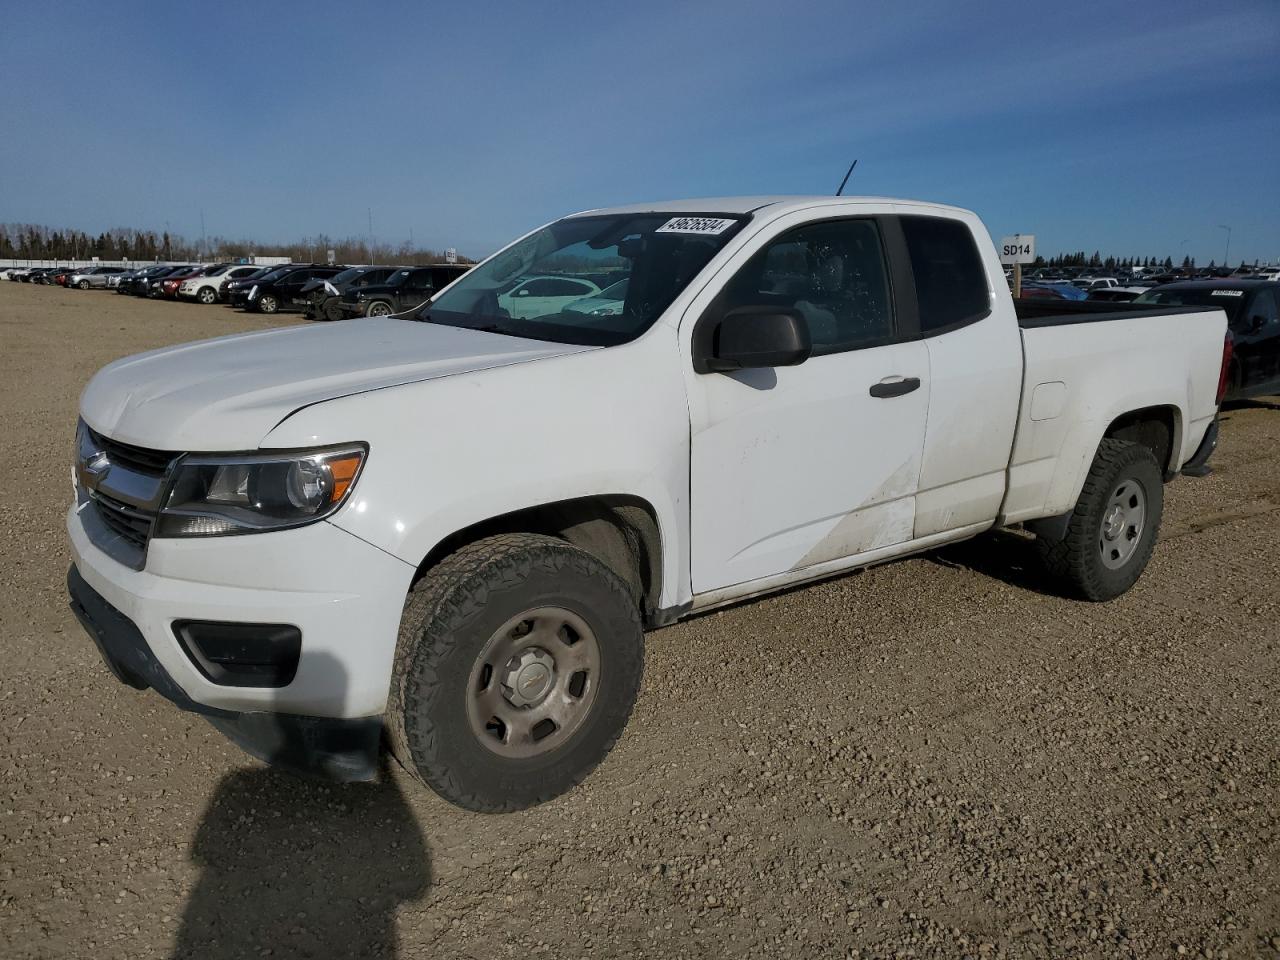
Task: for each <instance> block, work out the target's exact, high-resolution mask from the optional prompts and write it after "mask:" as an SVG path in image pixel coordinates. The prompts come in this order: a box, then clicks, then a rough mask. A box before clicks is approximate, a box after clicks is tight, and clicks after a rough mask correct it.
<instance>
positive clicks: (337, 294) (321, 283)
mask: <svg viewBox="0 0 1280 960" xmlns="http://www.w3.org/2000/svg"><path fill="white" fill-rule="evenodd" d="M398 269H400V268H399V267H384V266H364V267H349V268H348V269H346V270H343V271H342V272H341V273H339V274H335V275H334V276H332V277H327V278H321V277H315V278H313V279H311V280H308V281H307V282H306V283H305V284H303V286H302V290H301V293H300V297H301V299H303V300H305V301H306V305H305V306H304V307H303V309H302V312H303V313H305V314H306V316H307V319H308V320H341V319H343V317H344V316H345V314H344V313H343V312H342V307H341V305H340V302H341V300H342V295H343V294H344V293H346V292H347V291H348V290H359V289H362V288H364V287H368V286H372V285H374V284H380V283H385V282H386V280H387V278H388V277H390V276H391V275H392V274H393V273H395V272H396V271H397V270H398Z"/></svg>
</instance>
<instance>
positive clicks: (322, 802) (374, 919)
mask: <svg viewBox="0 0 1280 960" xmlns="http://www.w3.org/2000/svg"><path fill="white" fill-rule="evenodd" d="M191 858H192V860H193V861H194V862H195V863H196V864H197V865H198V867H199V869H200V877H199V879H198V880H197V882H196V885H195V887H194V889H193V890H192V892H191V897H190V899H189V900H188V902H187V905H186V908H185V910H184V912H183V917H182V924H181V927H180V929H179V931H178V935H177V941H176V944H175V948H174V952H173V956H174V958H175V960H176V958H183V960H231V958H237V960H239V958H244V957H258V956H270V957H271V958H273V960H279V958H292V957H312V958H322V957H323V958H327V957H384V958H385V957H396V956H399V955H400V953H399V943H398V937H397V933H396V910H397V908H398V907H399V905H400V904H401V903H403V902H405V901H407V900H415V899H417V898H419V897H421V896H422V895H423V894H425V893H426V891H427V889H428V888H429V886H430V884H431V866H430V855H429V851H428V848H427V842H426V839H425V838H424V836H423V835H422V832H421V830H420V829H419V828H418V824H417V821H416V820H415V819H414V816H413V812H412V811H411V810H410V808H409V805H408V803H407V802H406V801H405V798H404V794H403V793H402V791H401V790H400V788H399V786H398V785H397V784H396V782H395V778H394V777H393V776H392V774H391V771H390V770H389V769H388V767H387V761H386V759H385V757H384V759H383V764H382V769H381V770H380V774H379V777H378V779H377V781H375V782H372V783H334V782H328V781H324V780H317V779H308V778H306V777H303V776H301V775H298V774H293V773H290V772H287V771H283V770H278V769H274V768H269V767H267V768H264V767H257V766H255V767H246V768H243V769H240V770H237V771H235V772H234V773H231V774H228V775H227V776H226V777H224V778H223V780H222V781H221V782H220V783H219V784H218V786H217V788H216V789H215V791H214V793H213V796H212V797H211V798H210V800H209V805H208V807H207V808H206V809H205V812H204V817H203V819H202V820H201V823H200V826H199V828H198V830H197V832H196V837H195V841H194V843H193V845H192V850H191Z"/></svg>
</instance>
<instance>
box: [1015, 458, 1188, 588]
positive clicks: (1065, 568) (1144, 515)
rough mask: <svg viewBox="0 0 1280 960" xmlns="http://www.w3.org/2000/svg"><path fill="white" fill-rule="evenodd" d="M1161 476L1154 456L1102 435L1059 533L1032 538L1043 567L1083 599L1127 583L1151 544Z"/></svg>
mask: <svg viewBox="0 0 1280 960" xmlns="http://www.w3.org/2000/svg"><path fill="white" fill-rule="evenodd" d="M1163 512H1164V478H1163V477H1162V476H1161V473H1160V465H1159V464H1158V463H1157V462H1156V458H1155V456H1154V455H1153V454H1152V453H1151V451H1150V450H1149V449H1148V448H1147V447H1144V446H1141V445H1140V444H1136V443H1130V442H1128V441H1126V440H1112V439H1107V440H1103V441H1102V443H1101V444H1099V446H1098V453H1097V455H1096V456H1095V457H1094V458H1093V465H1092V466H1091V467H1090V468H1089V476H1088V477H1087V478H1086V479H1085V483H1084V489H1083V490H1082V491H1081V492H1080V499H1079V500H1078V501H1077V502H1076V506H1075V510H1073V511H1072V513H1071V518H1070V520H1069V521H1068V524H1067V529H1066V533H1065V534H1064V535H1063V536H1062V537H1061V538H1053V537H1037V540H1036V544H1037V548H1038V549H1039V552H1040V555H1041V557H1042V558H1043V560H1044V563H1045V566H1046V567H1047V568H1048V570H1049V572H1050V573H1051V574H1053V575H1054V576H1055V577H1057V578H1058V579H1060V580H1061V581H1063V583H1065V584H1066V585H1068V586H1069V587H1070V588H1071V589H1072V591H1073V592H1075V593H1077V594H1079V595H1080V596H1082V597H1083V598H1084V599H1086V600H1095V601H1100V600H1111V599H1113V598H1115V597H1118V596H1120V594H1122V593H1124V592H1126V591H1127V590H1128V589H1129V588H1130V587H1132V586H1133V585H1134V584H1135V583H1136V582H1137V581H1138V578H1139V577H1140V576H1142V571H1143V570H1145V569H1146V567H1147V562H1148V561H1149V560H1150V559H1151V553H1152V551H1153V550H1154V549H1155V543H1156V536H1157V534H1158V533H1159V530H1160V518H1161V516H1162V514H1163Z"/></svg>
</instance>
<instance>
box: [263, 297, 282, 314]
mask: <svg viewBox="0 0 1280 960" xmlns="http://www.w3.org/2000/svg"><path fill="white" fill-rule="evenodd" d="M258 309H259V310H261V311H262V312H263V313H275V312H276V311H277V310H279V309H280V302H279V301H278V300H276V298H275V297H273V296H272V295H271V294H269V293H268V294H266V295H265V296H262V297H259V298H258Z"/></svg>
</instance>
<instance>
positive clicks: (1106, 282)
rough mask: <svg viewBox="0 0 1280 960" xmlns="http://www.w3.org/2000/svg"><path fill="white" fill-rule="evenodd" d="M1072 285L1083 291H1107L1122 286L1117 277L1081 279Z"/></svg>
mask: <svg viewBox="0 0 1280 960" xmlns="http://www.w3.org/2000/svg"><path fill="white" fill-rule="evenodd" d="M1071 285H1072V286H1073V287H1079V288H1080V289H1081V290H1106V289H1109V288H1111V287H1118V286H1120V281H1119V280H1117V279H1116V278H1115V277H1079V278H1077V279H1075V280H1072V281H1071Z"/></svg>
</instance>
